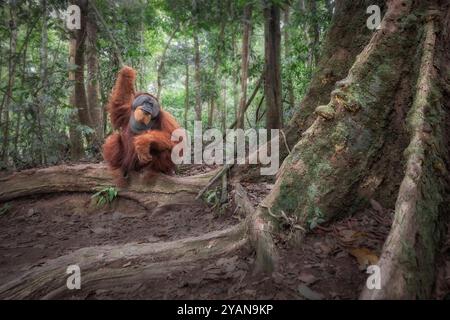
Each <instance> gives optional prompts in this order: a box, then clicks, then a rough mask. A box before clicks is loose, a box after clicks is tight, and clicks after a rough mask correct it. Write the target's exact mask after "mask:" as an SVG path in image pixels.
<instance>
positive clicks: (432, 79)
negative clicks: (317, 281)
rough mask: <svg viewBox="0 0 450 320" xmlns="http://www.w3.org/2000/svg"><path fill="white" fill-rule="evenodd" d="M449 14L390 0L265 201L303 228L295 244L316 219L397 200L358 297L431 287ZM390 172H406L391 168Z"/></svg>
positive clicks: (416, 293)
mask: <svg viewBox="0 0 450 320" xmlns="http://www.w3.org/2000/svg"><path fill="white" fill-rule="evenodd" d="M446 9H447V10H446ZM447 11H448V7H446V6H444V3H443V2H442V3H440V2H439V1H427V2H422V1H421V2H418V1H416V2H413V1H400V0H393V1H389V2H388V8H387V12H386V14H385V16H384V18H383V21H382V23H381V29H380V30H377V31H375V32H374V33H373V36H372V38H371V40H370V42H369V43H368V44H367V46H366V47H365V48H364V50H363V51H362V52H361V53H360V54H359V55H358V57H357V59H356V61H355V63H354V64H353V66H352V67H351V68H350V70H349V72H348V75H347V77H346V78H345V79H344V80H341V81H339V82H337V83H336V87H335V89H334V90H333V91H332V92H331V99H330V98H328V100H330V101H329V102H328V103H327V104H323V105H316V109H315V112H314V116H313V115H309V117H310V118H311V119H313V120H306V122H309V121H312V124H311V125H310V126H309V128H308V129H307V130H306V131H304V132H303V133H302V135H301V138H300V140H299V141H298V142H297V144H296V145H295V147H294V148H293V150H292V152H291V153H290V155H289V156H288V157H287V158H286V159H285V161H284V163H283V165H282V167H281V169H280V172H279V175H278V179H277V181H276V184H275V186H274V188H273V190H272V192H271V193H270V194H269V195H268V197H267V198H266V199H265V200H264V202H263V204H262V206H261V207H262V209H263V210H264V211H265V213H266V214H267V215H268V216H269V215H270V216H272V217H278V216H285V215H287V216H288V217H292V218H293V219H294V221H295V225H296V226H300V227H303V228H304V229H300V228H298V229H297V232H296V237H295V239H296V240H297V243H298V244H300V243H301V239H302V237H303V235H304V233H305V231H307V230H308V229H310V228H312V227H314V226H315V225H316V224H317V223H321V222H323V221H327V220H330V219H332V218H334V217H336V216H338V215H340V214H348V213H352V212H354V211H356V210H358V209H360V208H362V206H363V205H364V204H365V203H367V201H368V200H370V199H372V198H376V199H377V200H378V201H379V202H381V203H382V204H383V205H384V206H387V207H389V206H391V205H393V203H395V218H394V223H393V227H392V230H391V234H390V235H389V237H388V240H387V242H386V244H385V247H384V250H383V254H382V256H381V260H380V264H379V265H380V267H381V276H382V289H381V290H376V292H375V291H365V292H364V293H363V295H362V298H416V297H419V298H420V297H426V296H427V295H428V294H429V293H430V291H431V287H432V284H433V279H434V277H433V276H434V275H433V265H434V253H435V251H436V248H437V244H438V240H439V232H438V231H439V215H440V213H441V211H442V207H443V205H444V203H445V200H446V199H445V198H444V197H445V194H446V193H445V188H446V185H447V183H448V173H447V172H448V171H447V169H448V168H446V163H447V161H446V160H447V150H446V147H447V146H446V145H445V141H444V137H445V130H446V128H445V126H444V124H445V122H444V120H445V111H444V103H445V102H446V101H445V100H444V99H442V92H443V91H444V90H448V82H447V88H443V87H442V83H445V82H444V81H443V80H445V79H444V78H442V77H439V76H438V75H437V72H436V66H438V67H439V65H440V62H441V59H442V57H443V54H442V52H445V50H444V49H445V47H443V46H442V44H443V43H447V42H448V28H449V24H448V16H447V17H443V16H440V15H439V14H440V13H446V12H447ZM364 25H365V24H364ZM438 30H440V32H438ZM445 35H447V36H445ZM446 37H447V38H446ZM446 41H447V42H446ZM437 48H441V50H440V51H439V52H440V53H441V55H437V54H436V50H437ZM447 49H448V48H447ZM447 64H448V61H447ZM442 65H446V64H442ZM330 67H331V68H332V69H333V70H334V68H333V66H332V65H331V66H330ZM443 68H445V67H444V66H442V67H441V68H440V70H442V69H443ZM443 74H445V76H446V77H448V72H447V73H443ZM447 81H448V79H447ZM446 103H447V104H448V102H446ZM392 135H396V136H394V137H393V136H392ZM402 152H403V158H401V159H399V154H401V153H402ZM392 168H395V169H394V171H396V172H400V173H403V175H404V176H402V175H398V174H391V173H392ZM404 168H405V169H404ZM404 170H405V171H404ZM398 185H400V188H398ZM386 191H388V192H386ZM387 194H395V195H396V197H397V198H396V199H394V200H392V198H391V196H389V195H387ZM383 277H384V278H383Z"/></svg>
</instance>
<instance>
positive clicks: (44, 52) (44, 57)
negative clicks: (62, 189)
mask: <svg viewBox="0 0 450 320" xmlns="http://www.w3.org/2000/svg"><path fill="white" fill-rule="evenodd" d="M41 5H42V32H41V50H40V56H41V83H42V89H41V95H40V98H39V101H38V107H37V112H36V121H37V138H38V139H37V140H38V141H39V143H40V144H41V145H40V147H39V148H38V150H39V151H38V152H39V158H40V159H39V162H40V163H41V164H42V163H43V164H46V162H47V159H46V155H45V150H46V149H47V148H46V147H45V140H44V135H43V132H42V130H43V129H42V115H43V114H44V113H45V112H44V110H45V107H46V105H45V101H46V98H47V95H48V71H47V70H48V33H47V19H48V7H47V0H42V1H41Z"/></svg>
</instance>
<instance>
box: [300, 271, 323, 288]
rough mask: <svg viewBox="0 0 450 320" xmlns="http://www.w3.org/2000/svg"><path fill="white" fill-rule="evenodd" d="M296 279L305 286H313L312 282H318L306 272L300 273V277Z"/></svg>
mask: <svg viewBox="0 0 450 320" xmlns="http://www.w3.org/2000/svg"><path fill="white" fill-rule="evenodd" d="M298 279H299V280H300V281H301V282H304V283H306V284H307V285H310V284H313V283H314V282H316V281H317V280H318V279H317V278H316V277H315V276H314V275H313V274H311V273H307V272H302V273H300V275H299V276H298Z"/></svg>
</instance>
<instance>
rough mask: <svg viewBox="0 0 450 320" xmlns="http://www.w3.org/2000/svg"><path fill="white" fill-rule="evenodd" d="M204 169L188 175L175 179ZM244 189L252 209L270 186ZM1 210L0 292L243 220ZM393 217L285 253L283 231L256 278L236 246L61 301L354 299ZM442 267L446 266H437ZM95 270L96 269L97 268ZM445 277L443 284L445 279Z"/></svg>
mask: <svg viewBox="0 0 450 320" xmlns="http://www.w3.org/2000/svg"><path fill="white" fill-rule="evenodd" d="M210 169H212V168H199V167H194V168H192V170H184V171H183V170H180V172H179V174H180V175H189V174H197V173H201V172H205V171H208V170H210ZM243 186H244V188H245V189H246V190H247V192H248V196H249V199H250V201H251V202H252V203H253V205H255V206H256V205H258V204H259V203H260V201H261V200H262V199H263V198H264V197H265V195H266V194H267V193H268V192H269V191H270V189H271V187H272V185H271V184H268V183H257V184H253V183H246V184H243ZM9 205H10V209H9V210H8V212H6V213H3V214H2V215H1V216H0V283H6V282H8V281H11V280H13V279H15V278H18V277H20V276H21V275H22V274H23V273H24V272H26V271H29V270H31V269H33V268H35V267H38V266H40V265H42V264H44V263H45V262H46V261H48V260H51V259H54V258H57V257H59V256H62V255H65V254H67V253H70V252H71V251H74V250H77V249H80V248H85V247H93V246H102V245H113V244H126V243H153V242H160V241H170V240H176V239H181V238H185V237H188V236H198V235H201V234H204V233H206V232H209V231H214V230H222V229H225V228H227V227H229V226H231V225H235V224H237V223H239V221H242V219H244V217H242V216H239V214H238V213H237V212H236V210H234V205H233V204H232V203H231V205H229V206H228V208H227V209H226V210H224V211H223V212H222V213H218V212H217V210H215V209H213V208H212V207H211V206H210V205H207V204H206V203H205V202H202V201H198V202H197V203H195V204H193V205H189V206H164V208H163V209H161V208H160V209H158V210H154V211H152V212H150V213H149V212H147V211H146V209H145V208H143V207H142V206H141V205H139V204H138V203H136V202H134V201H132V200H128V199H124V198H120V197H119V198H117V199H116V200H114V202H113V203H112V204H110V205H106V206H104V207H97V206H96V205H95V204H94V203H93V201H92V199H91V195H90V194H87V193H64V194H53V195H46V196H39V197H38V196H36V197H34V198H27V199H17V200H14V201H11V202H10V203H9ZM392 214H393V211H392V210H388V209H384V208H382V207H381V206H380V205H379V204H378V203H376V202H372V207H371V208H367V209H365V210H362V211H360V212H357V213H356V214H355V215H353V216H352V217H342V218H340V219H338V220H336V221H332V222H330V223H328V224H324V225H322V226H320V227H318V228H316V229H314V230H313V231H311V232H309V233H308V234H307V236H306V238H305V239H304V242H303V244H302V246H301V247H300V248H295V247H294V246H293V245H292V243H291V241H290V239H289V232H286V233H285V234H286V236H284V237H279V236H278V237H277V238H276V239H275V242H276V245H277V248H278V252H279V264H278V265H279V268H278V269H277V270H276V272H274V273H273V274H271V275H267V274H261V273H255V272H254V260H255V257H254V254H253V253H252V251H251V250H250V248H247V247H243V248H241V249H239V250H238V251H234V252H233V253H232V254H231V255H229V256H222V257H221V258H219V259H217V258H214V259H204V260H199V261H198V264H197V265H196V266H195V267H194V268H193V269H190V270H188V271H181V272H176V273H169V274H168V275H166V276H165V277H164V278H160V279H152V280H146V279H143V280H142V281H140V282H134V283H128V284H124V283H123V282H121V284H120V285H118V286H117V287H114V289H108V290H102V289H99V290H95V291H93V290H90V291H88V292H86V291H85V290H83V288H82V289H81V290H76V291H69V290H67V291H66V292H65V293H63V295H62V296H61V297H59V298H65V299H113V298H122V299H356V298H358V295H359V292H360V291H361V289H362V287H363V286H364V285H365V281H366V280H365V279H366V278H367V276H368V274H367V273H366V272H365V268H366V267H367V265H369V264H374V263H376V261H377V259H378V256H379V254H380V252H381V249H382V245H383V243H384V240H385V238H386V236H387V234H388V232H389V228H390V225H391V219H392ZM444 260H445V259H444ZM100 261H101V260H100ZM441 261H443V260H442V259H441ZM74 263H75V262H74ZM114 263H122V261H115V262H114ZM442 263H443V264H442ZM442 263H441V266H442V265H443V266H444V267H445V261H444V262H442ZM447 263H448V262H447ZM139 264H140V261H139V260H138V259H136V260H133V261H123V265H122V266H121V267H123V268H133V267H134V266H136V265H139ZM102 267H104V265H102V264H101V263H100V262H99V265H98V268H102ZM444 269H445V268H444ZM82 272H83V271H82ZM62 276H66V275H62ZM443 277H444V280H445V277H446V275H445V271H444V275H443ZM443 285H445V281H444V284H443Z"/></svg>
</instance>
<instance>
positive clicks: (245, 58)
mask: <svg viewBox="0 0 450 320" xmlns="http://www.w3.org/2000/svg"><path fill="white" fill-rule="evenodd" d="M243 19H244V21H243V25H244V31H243V34H242V50H241V99H240V102H239V108H238V110H237V116H236V128H237V129H244V116H245V110H244V109H245V103H246V102H247V85H248V62H249V55H250V35H251V28H252V21H251V19H252V5H251V4H247V5H246V6H245V8H244V17H243Z"/></svg>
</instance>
